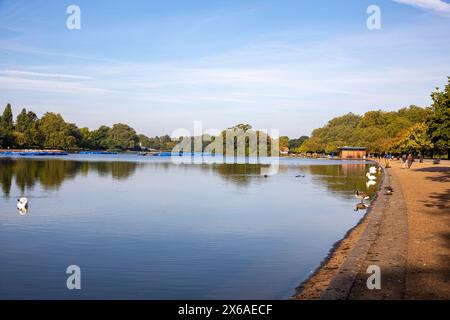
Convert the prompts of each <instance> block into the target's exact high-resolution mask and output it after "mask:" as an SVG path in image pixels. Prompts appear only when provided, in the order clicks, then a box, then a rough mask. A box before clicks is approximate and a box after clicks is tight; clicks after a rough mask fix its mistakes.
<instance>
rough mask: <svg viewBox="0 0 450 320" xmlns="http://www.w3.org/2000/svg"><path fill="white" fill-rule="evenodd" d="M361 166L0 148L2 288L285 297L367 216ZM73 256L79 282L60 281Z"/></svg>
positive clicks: (16, 294)
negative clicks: (3, 152)
mask: <svg viewBox="0 0 450 320" xmlns="http://www.w3.org/2000/svg"><path fill="white" fill-rule="evenodd" d="M263 167H264V166H263ZM367 167H368V165H367V164H365V163H364V162H357V161H353V162H349V161H346V162H340V161H326V160H302V159H282V160H281V163H280V169H279V172H278V174H276V175H273V176H269V177H268V178H264V177H263V176H261V175H260V169H261V165H258V164H217V163H216V164H174V163H172V162H171V161H170V159H169V158H159V157H138V156H134V155H100V156H95V155H83V156H82V155H71V156H68V157H64V158H52V159H39V158H4V157H0V185H1V189H2V191H1V198H0V229H1V231H0V262H1V263H0V298H3V299H5V298H13V299H14V298H37V299H41V298H57V299H79V298H86V299H90V298H94V299H118V298H121V299H128V298H129V299H131V298H133V299H219V298H223V299H245V298H251V299H282V298H288V297H289V296H290V295H292V294H293V293H294V288H295V287H296V286H297V285H298V284H299V283H300V282H301V281H302V280H304V279H306V278H307V277H308V275H309V274H310V273H311V272H312V271H313V270H314V269H315V268H316V267H317V266H318V265H319V264H320V262H321V261H322V259H323V258H324V257H325V256H326V255H327V253H328V251H329V250H330V248H331V247H332V245H333V243H334V242H336V241H337V240H339V239H340V238H342V237H343V236H344V234H345V233H346V232H347V230H349V229H350V228H351V227H353V226H354V225H355V224H356V223H357V222H358V221H359V219H361V217H362V216H363V215H364V213H365V212H364V211H358V212H355V211H354V210H353V209H354V206H355V204H356V201H357V200H356V199H355V197H354V195H353V193H354V190H355V189H359V190H364V191H366V192H369V193H371V194H373V192H374V191H375V190H376V186H372V187H370V188H367V187H366V178H365V176H364V174H365V172H366V171H367ZM296 175H305V177H301V178H296V177H295V176H296ZM20 196H26V197H28V199H29V203H30V205H29V211H28V213H27V214H26V215H24V216H21V215H19V212H18V210H17V209H16V201H17V200H16V199H17V198H18V197H20ZM73 264H75V265H78V266H80V268H81V273H82V281H81V286H82V289H81V290H68V289H67V288H66V279H67V277H68V275H67V274H66V268H67V266H69V265H73Z"/></svg>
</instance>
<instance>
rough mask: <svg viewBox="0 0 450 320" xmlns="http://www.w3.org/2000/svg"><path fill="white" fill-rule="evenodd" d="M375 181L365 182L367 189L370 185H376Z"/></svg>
mask: <svg viewBox="0 0 450 320" xmlns="http://www.w3.org/2000/svg"><path fill="white" fill-rule="evenodd" d="M376 184H377V183H376V182H375V181H373V180H369V181H367V182H366V188H367V189H369V188H370V187H371V186H374V185H376Z"/></svg>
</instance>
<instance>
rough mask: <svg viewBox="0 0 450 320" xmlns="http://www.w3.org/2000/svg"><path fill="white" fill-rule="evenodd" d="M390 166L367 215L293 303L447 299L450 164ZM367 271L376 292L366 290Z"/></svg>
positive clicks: (449, 278) (449, 287) (449, 280)
mask: <svg viewBox="0 0 450 320" xmlns="http://www.w3.org/2000/svg"><path fill="white" fill-rule="evenodd" d="M391 166H392V168H390V169H386V171H385V179H384V181H383V185H382V189H381V191H380V192H379V194H378V197H377V199H376V200H375V201H374V203H373V205H372V207H371V209H370V210H371V211H370V212H369V213H368V215H367V216H366V217H365V218H364V220H363V221H362V222H361V223H360V224H359V225H358V226H357V227H355V228H354V229H353V230H352V231H351V232H349V234H348V235H347V237H346V238H345V239H344V240H343V241H342V242H341V243H340V244H338V245H337V246H336V248H335V250H334V252H333V254H332V255H331V256H330V257H329V259H328V261H327V262H326V263H325V264H324V265H323V266H322V267H321V268H319V270H317V272H316V273H315V274H314V275H313V276H312V277H311V278H310V279H309V280H308V281H307V282H306V283H304V284H303V285H302V286H301V287H299V288H298V293H297V295H296V296H295V297H294V299H450V207H449V200H450V183H449V182H450V162H449V161H442V162H441V164H439V165H433V164H432V163H431V162H430V161H425V162H424V163H418V162H415V163H413V166H412V168H411V169H409V170H408V169H401V165H400V162H399V161H393V162H392V163H391ZM387 185H390V186H392V187H393V188H394V194H393V195H384V194H383V187H384V186H387ZM371 265H377V266H379V267H380V269H381V283H382V288H381V290H368V289H367V286H366V280H367V277H368V276H369V275H368V274H367V273H366V270H367V267H368V266H371Z"/></svg>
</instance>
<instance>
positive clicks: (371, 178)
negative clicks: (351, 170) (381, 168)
mask: <svg viewBox="0 0 450 320" xmlns="http://www.w3.org/2000/svg"><path fill="white" fill-rule="evenodd" d="M366 177H367V179H369V180H371V181H374V180H377V177H376V176H372V175H370V173H369V172H367V174H366Z"/></svg>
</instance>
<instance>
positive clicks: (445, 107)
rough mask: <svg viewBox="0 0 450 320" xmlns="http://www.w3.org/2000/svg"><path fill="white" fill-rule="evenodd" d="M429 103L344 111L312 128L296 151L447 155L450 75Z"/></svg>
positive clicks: (448, 154)
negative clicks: (345, 148) (350, 148)
mask: <svg viewBox="0 0 450 320" xmlns="http://www.w3.org/2000/svg"><path fill="white" fill-rule="evenodd" d="M431 98H432V101H433V103H432V105H431V106H430V107H427V108H420V107H417V106H410V107H408V108H403V109H400V110H398V111H391V112H386V111H381V110H378V111H369V112H366V113H365V114H364V115H363V116H360V115H356V114H353V113H348V114H346V115H343V116H340V117H336V118H333V119H331V120H330V121H329V122H328V123H327V124H326V125H325V126H324V127H322V128H318V129H315V130H314V131H313V132H312V135H311V137H310V138H309V139H307V140H306V141H305V142H304V143H303V144H302V145H301V146H300V147H299V149H298V151H299V152H305V153H308V152H316V153H333V152H338V151H339V148H340V147H343V146H360V147H365V148H366V149H367V151H368V152H370V153H378V154H380V153H385V152H391V153H397V154H401V153H415V154H421V155H425V154H428V155H431V156H433V155H436V154H437V155H447V157H449V158H450V146H449V138H450V77H449V78H448V83H447V85H446V86H445V88H444V90H442V91H440V90H439V88H436V91H434V92H432V94H431Z"/></svg>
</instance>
